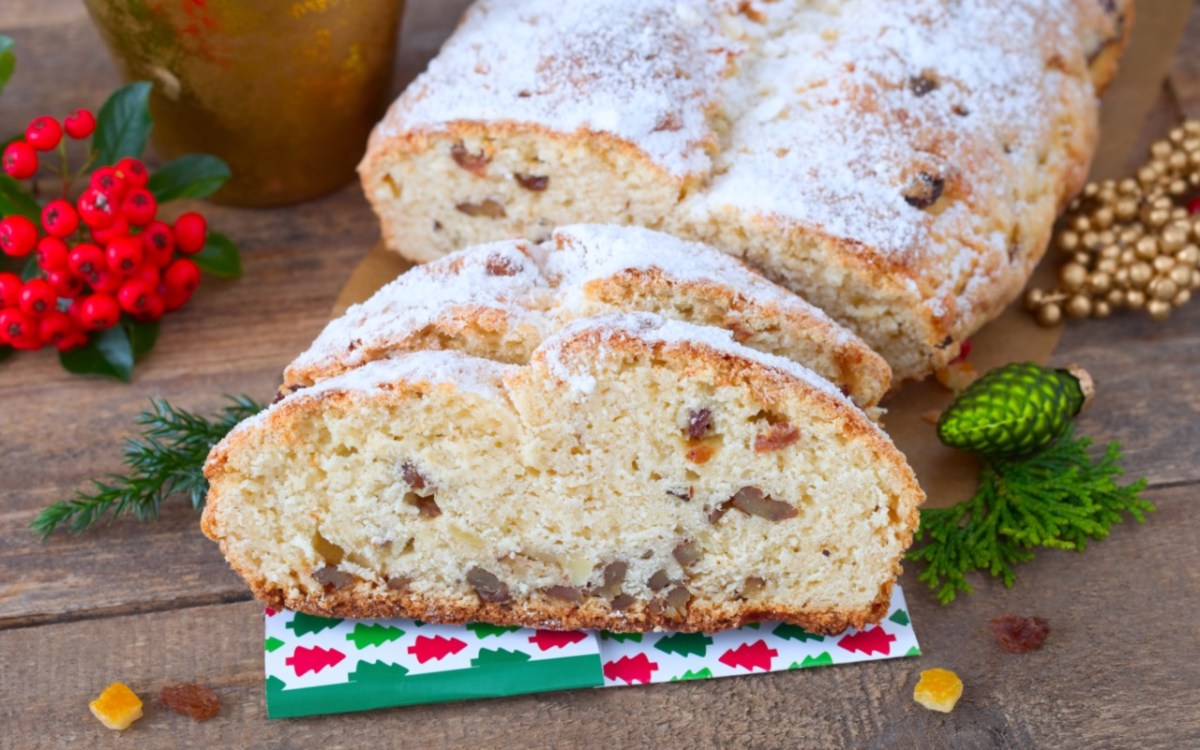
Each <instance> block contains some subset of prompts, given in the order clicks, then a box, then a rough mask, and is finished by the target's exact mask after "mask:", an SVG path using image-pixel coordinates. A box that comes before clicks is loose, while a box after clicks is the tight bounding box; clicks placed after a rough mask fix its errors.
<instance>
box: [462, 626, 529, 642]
mask: <svg viewBox="0 0 1200 750" xmlns="http://www.w3.org/2000/svg"><path fill="white" fill-rule="evenodd" d="M467 630H470V631H471V632H472V633H474V634H475V637H476V638H478V639H479V640H481V641H482V640H483V639H484V638H487V637H488V636H493V635H495V636H501V635H504V634H505V633H513V632H516V631H518V630H520V628H518V627H517V626H516V625H489V624H488V623H486V622H472V623H469V624H468V625H467Z"/></svg>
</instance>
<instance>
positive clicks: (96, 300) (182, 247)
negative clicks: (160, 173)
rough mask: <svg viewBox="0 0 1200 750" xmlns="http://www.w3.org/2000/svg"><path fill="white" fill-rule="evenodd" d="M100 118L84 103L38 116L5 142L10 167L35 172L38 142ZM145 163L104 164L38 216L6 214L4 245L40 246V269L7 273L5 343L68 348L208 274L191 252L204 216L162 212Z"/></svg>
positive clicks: (75, 133) (150, 313)
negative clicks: (66, 112) (163, 215)
mask: <svg viewBox="0 0 1200 750" xmlns="http://www.w3.org/2000/svg"><path fill="white" fill-rule="evenodd" d="M95 128H96V119H95V117H94V116H93V115H92V113H91V112H89V111H87V110H86V109H81V110H78V111H76V112H75V113H74V114H72V115H70V116H69V117H67V118H65V119H64V120H63V122H62V123H61V124H60V123H59V122H58V121H57V120H55V119H54V118H53V117H39V118H37V119H35V120H34V121H33V122H31V123H30V124H29V127H28V128H26V130H25V139H24V140H18V141H13V142H12V143H10V144H9V145H8V147H7V148H5V150H4V156H3V166H4V171H5V172H7V173H8V174H9V175H10V176H12V177H13V178H15V179H27V178H30V177H32V176H34V174H36V173H37V170H38V152H43V151H50V150H52V149H55V148H57V147H58V146H59V144H60V143H61V141H62V137H63V133H64V131H65V132H66V135H67V136H69V137H71V138H75V139H83V138H87V137H89V136H90V135H91V134H92V132H93V131H94V130H95ZM148 180H149V173H148V172H147V170H146V165H145V164H143V163H142V162H141V161H139V160H137V159H133V158H125V159H121V160H120V161H119V162H117V163H116V164H115V165H113V166H105V167H101V168H99V169H97V170H96V171H95V172H93V173H92V175H91V180H90V182H89V184H88V186H87V188H86V189H85V190H84V191H83V193H82V194H81V195H80V196H79V197H78V199H76V200H75V202H74V203H72V202H71V201H69V200H66V199H65V197H64V198H61V199H58V200H52V201H50V202H49V203H48V204H46V206H45V207H44V208H43V209H42V215H41V223H40V226H39V225H38V224H36V223H34V222H33V221H31V220H30V219H28V218H26V217H24V216H20V215H12V216H8V217H5V218H4V219H3V220H0V251H3V252H4V253H6V254H7V255H11V256H14V257H24V256H27V255H29V254H30V253H33V252H36V253H37V265H38V267H39V268H40V269H41V273H40V274H39V277H38V278H34V279H30V280H29V281H24V282H23V281H22V280H21V277H19V276H17V275H16V274H13V273H0V345H4V344H7V345H9V346H11V347H13V348H15V349H39V348H41V347H42V346H45V345H48V344H52V345H54V346H55V347H57V348H58V350H59V351H67V350H69V349H73V348H75V347H78V346H81V345H83V344H84V343H86V342H87V337H88V333H89V332H90V331H100V330H104V329H106V328H111V327H113V326H115V325H116V324H117V322H118V321H119V319H120V317H121V313H122V312H124V313H127V314H129V315H130V316H131V317H132V318H134V319H135V320H138V321H142V322H148V321H153V320H157V319H158V318H160V317H162V315H163V313H164V312H168V311H171V310H177V309H178V308H180V307H182V306H183V304H184V303H185V302H187V301H188V299H189V298H190V297H191V296H192V293H193V292H194V291H195V290H196V287H197V286H198V285H199V284H200V268H199V267H198V266H197V265H196V263H195V262H194V261H192V260H191V259H190V258H188V257H186V256H188V255H193V254H195V253H198V252H200V250H201V249H202V248H203V247H204V243H205V240H206V235H207V232H208V227H207V224H206V222H205V220H204V217H203V216H201V215H200V214H197V213H186V214H183V215H182V216H180V217H179V218H178V219H176V220H175V223H174V225H170V224H167V223H165V222H162V221H158V220H157V219H156V216H157V214H158V202H157V201H156V200H155V198H154V194H153V193H151V192H150V191H149V190H148V189H146V183H147V181H148Z"/></svg>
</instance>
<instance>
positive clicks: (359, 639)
mask: <svg viewBox="0 0 1200 750" xmlns="http://www.w3.org/2000/svg"><path fill="white" fill-rule="evenodd" d="M403 635H404V631H403V630H401V629H400V628H397V627H391V626H388V625H379V624H376V625H364V624H363V623H361V622H360V623H357V624H355V626H354V632H352V633H347V634H346V640H348V641H353V642H354V647H355V648H358V649H364V648H366V647H367V646H382V645H383V644H385V643H388V642H389V641H394V640H397V639H399V638H401V637H402V636H403Z"/></svg>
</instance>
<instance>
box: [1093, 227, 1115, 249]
mask: <svg viewBox="0 0 1200 750" xmlns="http://www.w3.org/2000/svg"><path fill="white" fill-rule="evenodd" d="M1096 242H1097V243H1098V244H1099V245H1100V247H1102V248H1103V247H1105V246H1107V245H1115V244H1116V242H1117V233H1116V232H1114V231H1113V230H1111V229H1105V230H1104V231H1102V232H1097V233H1096Z"/></svg>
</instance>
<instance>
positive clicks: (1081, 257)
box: [1071, 253, 1092, 268]
mask: <svg viewBox="0 0 1200 750" xmlns="http://www.w3.org/2000/svg"><path fill="white" fill-rule="evenodd" d="M1071 262H1072V263H1078V264H1079V265H1081V266H1083V267H1085V268H1086V267H1087V266H1090V265H1091V264H1092V256H1091V255H1088V254H1087V253H1075V255H1074V256H1072V258H1071Z"/></svg>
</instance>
